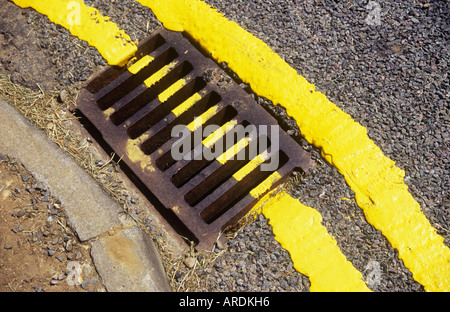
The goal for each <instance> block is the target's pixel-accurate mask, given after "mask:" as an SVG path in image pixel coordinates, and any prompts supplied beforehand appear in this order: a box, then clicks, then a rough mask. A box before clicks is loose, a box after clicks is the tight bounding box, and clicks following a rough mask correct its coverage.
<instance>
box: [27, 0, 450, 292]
mask: <svg viewBox="0 0 450 312" xmlns="http://www.w3.org/2000/svg"><path fill="white" fill-rule="evenodd" d="M206 2H208V3H210V4H211V5H213V6H214V7H215V8H217V9H218V10H219V11H220V12H222V13H224V14H225V15H226V16H227V17H228V18H229V19H231V20H234V21H236V22H237V23H238V24H240V25H241V26H242V27H244V28H245V29H247V30H248V31H250V32H252V33H253V34H254V35H255V36H257V37H259V38H260V39H262V40H263V41H265V42H266V43H267V44H268V45H269V46H270V47H271V48H272V49H273V50H274V51H275V52H277V53H278V54H279V55H280V56H282V57H283V58H284V59H285V60H286V62H288V63H289V64H290V65H291V66H292V67H293V68H295V69H296V70H297V71H298V73H299V74H301V75H303V76H304V77H305V78H307V79H308V81H310V82H311V83H314V84H315V85H316V87H317V89H318V90H319V91H322V92H323V93H325V94H326V95H327V96H328V98H329V99H330V100H331V101H333V102H334V103H335V104H336V105H337V106H339V107H340V108H341V109H342V110H343V111H345V112H347V113H348V114H350V115H351V116H352V117H353V118H354V119H355V120H356V121H357V122H359V123H360V124H362V125H363V126H365V127H366V128H367V130H368V135H369V137H370V138H371V139H372V140H373V141H374V142H375V143H376V144H377V145H378V146H379V147H380V148H381V149H382V150H383V152H384V153H385V154H386V156H388V157H389V158H391V159H393V160H394V161H395V162H396V163H397V166H399V167H400V168H402V169H404V170H405V172H406V178H405V182H406V184H407V185H408V187H409V190H410V191H411V193H412V195H413V196H414V198H415V199H416V200H417V201H418V202H419V203H420V204H421V207H422V209H423V212H424V214H425V215H426V217H427V218H428V219H429V220H430V223H431V224H432V225H433V226H434V227H435V228H436V229H437V231H438V233H439V234H440V235H442V236H443V237H444V238H445V244H447V246H448V245H449V242H450V198H449V194H448V189H449V188H450V183H449V179H450V178H449V177H450V168H449V163H450V148H449V133H450V131H449V126H450V120H449V116H450V114H449V113H450V111H449V101H448V100H449V95H450V94H449V80H448V73H447V68H448V62H449V52H448V51H449V41H448V39H449V38H448V36H449V35H448V34H449V32H448V31H449V26H448V14H449V12H448V11H449V4H448V3H447V2H445V1H416V2H411V1H405V0H403V1H391V2H385V1H383V2H381V1H380V2H379V6H378V8H379V11H378V12H379V13H380V16H379V21H380V23H379V25H369V24H368V22H367V21H366V18H367V17H368V15H369V14H373V13H377V11H376V9H374V8H376V7H377V6H373V5H372V9H370V10H369V8H368V3H369V1H352V2H346V1H339V2H335V1H328V0H318V1H315V0H308V1H297V0H280V1H267V0H245V1H244V0H227V1H224V0H207V1H206ZM86 3H87V4H88V5H94V6H95V7H96V8H98V9H99V10H100V11H101V13H103V14H105V15H108V16H111V20H112V21H114V22H116V23H117V24H119V26H120V27H122V28H124V29H125V31H126V32H127V33H128V34H129V35H130V36H131V38H132V40H141V39H142V38H144V37H145V35H146V34H148V33H150V32H151V31H152V30H153V29H155V28H156V27H158V26H159V22H157V21H156V19H155V17H154V16H153V14H152V13H151V11H150V10H149V9H147V8H144V7H142V6H140V5H139V4H138V3H137V2H135V1H131V0H130V1H128V0H117V1H114V3H113V4H111V3H110V2H106V1H91V0H88V1H86ZM24 15H25V16H26V18H27V21H28V23H29V24H31V26H32V28H33V29H34V31H35V32H36V34H37V37H38V39H39V40H38V42H36V44H37V45H38V46H39V47H40V48H41V49H42V50H43V51H44V53H45V54H46V55H47V56H48V57H49V59H51V60H52V63H53V65H54V66H55V71H56V80H57V81H58V82H59V83H60V85H61V86H66V85H71V84H75V85H77V84H80V83H82V82H84V81H85V80H86V79H87V78H88V77H89V76H90V75H91V74H92V73H93V72H94V70H95V69H97V68H98V67H99V66H102V65H105V61H104V59H103V58H102V57H101V56H100V55H99V54H98V52H97V51H96V50H95V49H94V48H92V47H89V46H88V45H87V44H86V43H84V42H82V41H80V40H78V39H77V38H74V37H72V36H70V35H69V33H68V31H67V30H65V29H63V28H62V27H59V26H55V25H53V24H51V23H50V22H49V21H48V19H47V18H46V17H44V16H41V15H39V14H37V13H36V12H34V11H32V10H29V9H28V10H25V11H24ZM258 101H259V103H260V104H261V105H263V106H264V107H266V108H267V109H268V110H269V111H270V112H271V113H272V114H273V115H275V116H276V117H277V118H278V119H279V120H280V122H281V124H282V125H284V126H285V127H286V130H289V131H290V133H292V134H293V136H294V137H295V138H297V140H298V141H299V143H300V144H301V145H302V146H303V147H304V148H305V149H306V150H308V151H310V153H311V155H312V158H313V161H314V168H313V169H312V170H311V174H310V175H308V176H306V177H303V178H302V179H300V181H299V182H298V180H299V179H295V181H296V182H295V183H293V187H292V189H291V191H290V192H291V194H292V195H293V196H295V197H297V198H299V199H300V200H301V202H302V203H304V204H306V205H309V206H311V207H314V208H315V209H317V210H318V211H319V212H320V213H321V214H322V216H323V224H324V225H325V226H326V227H327V229H328V231H329V232H330V233H331V235H333V236H334V237H335V238H336V240H337V242H338V245H339V247H340V248H341V250H342V252H343V253H344V254H345V255H346V257H347V258H348V259H349V260H350V261H351V262H352V263H353V265H354V266H355V267H356V268H357V269H358V270H359V271H361V273H362V274H363V275H364V277H365V279H366V280H367V281H368V284H369V287H370V288H371V289H372V290H374V291H423V287H422V286H421V285H419V284H418V283H417V282H415V281H414V280H413V278H412V275H411V273H410V272H409V271H408V270H407V269H406V268H405V266H404V264H403V262H402V261H401V260H399V259H398V253H397V251H396V250H394V249H393V248H392V247H391V246H390V244H389V242H388V241H387V240H386V239H385V238H384V237H383V236H382V235H381V233H380V232H379V231H378V230H376V229H374V228H373V227H372V226H371V225H370V224H368V223H367V222H366V220H365V218H364V215H363V213H362V211H361V209H360V208H359V207H358V206H357V205H356V203H355V200H354V193H353V191H352V190H351V189H350V188H349V187H348V186H347V184H346V183H345V181H344V179H343V177H342V176H341V175H340V174H339V173H338V172H337V170H336V169H335V168H333V167H331V166H330V165H328V164H327V163H326V162H325V161H324V160H323V158H322V157H321V156H320V153H319V151H318V150H317V149H316V148H314V147H312V146H310V145H309V144H307V143H306V142H305V141H304V140H303V139H302V138H301V136H300V131H299V129H298V128H297V127H296V125H295V122H294V121H293V120H291V119H290V118H289V117H288V116H287V115H286V112H285V110H284V109H282V108H281V107H273V105H272V104H271V103H270V102H269V101H267V100H266V99H262V98H258ZM344 198H346V199H348V200H344ZM66 246H67V245H66ZM224 248H225V249H224V250H223V249H219V248H217V249H216V250H215V253H216V254H217V259H216V261H215V262H214V264H213V265H211V266H208V267H201V268H198V270H199V272H198V275H199V276H200V277H201V282H200V285H199V289H198V290H200V291H202V290H203V291H235V290H240V291H308V289H309V286H310V285H309V280H308V278H307V277H305V276H304V275H302V274H300V273H298V272H297V271H296V270H295V269H294V268H293V265H292V261H291V260H290V257H289V254H288V252H287V251H285V250H284V249H282V248H281V247H280V245H279V244H278V243H277V242H276V241H275V240H274V238H273V234H272V231H271V227H270V226H269V225H268V221H267V220H266V219H265V218H264V216H259V217H258V219H257V220H256V221H255V222H253V223H251V224H248V225H247V226H245V227H244V228H243V229H242V230H241V231H240V232H238V233H237V235H236V236H235V237H234V238H233V239H231V240H230V241H229V242H228V244H227V245H226V246H224ZM198 257H201V255H200V256H198ZM193 265H194V264H193V262H192V259H191V260H189V262H188V266H193ZM186 272H188V268H186V270H185V271H181V272H180V273H179V274H177V276H175V278H177V279H179V280H180V281H181V280H182V279H183V278H184V277H185V274H187V273H186Z"/></svg>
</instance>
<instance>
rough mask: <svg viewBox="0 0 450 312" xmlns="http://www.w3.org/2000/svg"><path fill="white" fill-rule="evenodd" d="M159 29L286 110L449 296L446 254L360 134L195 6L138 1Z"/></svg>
mask: <svg viewBox="0 0 450 312" xmlns="http://www.w3.org/2000/svg"><path fill="white" fill-rule="evenodd" d="M137 1H138V2H140V3H141V4H142V5H144V6H148V7H149V8H150V9H152V11H153V13H155V15H156V16H157V18H158V19H159V21H161V22H162V23H163V25H164V26H165V27H166V28H168V29H171V30H174V31H186V32H187V33H189V34H190V36H191V37H192V38H193V39H194V40H196V41H197V42H198V43H199V44H200V45H201V46H202V47H203V48H204V49H205V50H206V51H208V52H209V53H210V54H211V56H212V57H213V58H214V59H215V60H216V61H218V62H226V63H227V64H228V66H229V67H230V68H231V69H232V70H233V71H234V72H235V73H236V74H237V75H238V76H239V78H240V79H242V80H243V81H244V82H246V83H248V84H249V85H250V86H251V87H252V90H253V91H254V92H255V93H256V94H258V95H259V96H262V97H266V98H268V99H269V100H271V101H272V102H273V103H274V104H276V105H278V104H281V105H282V106H283V107H285V108H286V112H287V114H288V115H289V116H291V117H293V118H294V119H295V120H296V122H297V125H298V126H299V128H300V130H301V133H302V135H303V136H304V137H305V139H306V140H307V141H308V142H309V143H311V144H314V145H315V146H316V147H319V148H321V149H322V155H323V157H324V158H325V159H326V160H327V161H328V162H330V163H331V164H332V165H334V166H335V167H336V168H337V169H338V171H339V172H340V173H341V174H342V175H343V176H344V177H345V180H346V182H347V183H348V185H349V186H350V187H351V188H352V190H353V191H354V192H355V197H356V201H357V203H358V205H359V206H360V207H361V208H362V209H363V211H364V213H365V216H366V219H367V220H368V222H370V223H371V224H372V225H373V226H374V227H376V228H377V229H379V230H381V231H382V233H383V235H384V236H385V237H386V238H387V239H388V240H389V242H390V243H391V244H392V246H393V247H394V248H396V249H398V251H399V257H400V258H401V259H402V260H403V262H404V263H405V266H406V267H407V268H408V269H409V270H410V271H411V272H412V274H413V277H414V279H415V280H416V281H418V282H419V283H421V284H422V285H423V286H424V288H425V289H426V290H427V291H450V249H449V248H448V247H446V246H445V245H444V243H443V238H442V237H441V236H439V235H438V234H437V233H436V230H435V229H434V228H433V227H432V226H431V225H430V222H429V221H428V220H427V219H426V217H425V216H424V215H423V213H422V212H421V210H420V205H419V204H418V203H417V202H416V201H415V200H414V198H413V197H412V195H411V194H410V193H409V192H408V188H407V186H406V184H404V182H403V178H404V171H403V170H401V169H399V168H397V167H396V166H395V163H394V162H393V161H392V160H390V159H389V158H387V157H386V156H384V155H383V153H382V151H381V150H380V148H379V147H377V146H376V145H375V144H374V143H373V141H372V140H370V139H369V138H368V136H367V130H366V129H365V128H364V127H362V126H361V125H360V124H358V123H357V122H355V121H354V120H353V119H352V118H351V116H350V115H348V114H346V113H344V112H343V111H342V110H341V109H340V108H338V107H337V106H336V105H335V104H333V103H332V102H331V101H329V100H328V99H327V98H326V96H325V95H324V94H322V93H320V92H318V91H315V86H314V85H312V84H310V83H308V81H307V80H306V79H305V78H304V77H302V76H300V75H298V74H297V71H296V70H295V69H293V68H292V67H290V66H289V65H288V64H287V63H286V62H285V61H284V60H283V59H282V58H281V57H280V56H278V55H277V54H276V53H274V52H273V51H272V50H271V49H270V48H269V47H268V46H267V45H266V44H265V43H264V42H262V41H261V40H259V39H257V38H256V37H254V36H253V35H252V34H250V33H249V32H247V31H245V30H244V29H242V28H241V27H240V26H239V25H237V24H236V23H235V22H232V21H229V20H227V19H226V18H225V17H224V16H223V15H221V14H220V13H218V12H217V11H216V10H214V9H212V8H211V7H210V6H209V5H207V4H206V3H204V2H202V1H200V0H170V1H157V0H137Z"/></svg>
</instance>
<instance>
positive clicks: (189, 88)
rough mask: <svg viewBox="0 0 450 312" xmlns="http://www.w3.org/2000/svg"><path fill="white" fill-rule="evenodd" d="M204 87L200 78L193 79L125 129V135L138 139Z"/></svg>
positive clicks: (203, 82)
mask: <svg viewBox="0 0 450 312" xmlns="http://www.w3.org/2000/svg"><path fill="white" fill-rule="evenodd" d="M205 87H206V82H205V81H204V80H203V79H202V78H200V77H197V78H195V79H194V80H192V81H191V82H189V83H188V84H187V85H185V86H184V87H183V88H181V89H180V90H179V91H177V92H176V93H175V94H174V95H172V96H171V97H170V98H169V99H168V100H167V101H166V102H164V103H162V104H160V105H158V106H157V107H156V108H155V109H153V110H152V111H151V112H149V113H148V114H146V115H145V116H144V117H143V118H141V119H140V120H139V121H137V122H136V123H135V124H133V125H131V126H130V127H129V128H128V129H127V134H128V135H129V136H130V138H132V139H136V138H138V137H139V136H140V135H141V134H142V133H144V132H145V131H147V130H148V129H150V128H151V127H153V126H154V125H155V124H156V123H157V122H159V121H160V120H161V119H162V118H163V117H164V116H167V115H168V114H169V113H170V112H171V111H172V110H173V109H174V108H175V107H177V106H178V105H180V104H181V103H183V102H184V101H186V100H187V99H188V98H190V97H191V96H193V95H194V94H196V93H197V92H200V90H202V89H204V88H205Z"/></svg>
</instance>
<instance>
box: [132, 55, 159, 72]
mask: <svg viewBox="0 0 450 312" xmlns="http://www.w3.org/2000/svg"><path fill="white" fill-rule="evenodd" d="M153 60H154V58H153V57H151V56H150V55H146V56H144V57H143V58H141V59H140V60H139V61H137V62H136V63H134V64H133V65H131V66H130V67H128V71H129V72H130V73H132V74H134V75H135V74H137V73H138V72H140V71H141V69H142V68H144V67H146V66H147V65H148V64H150V63H151V62H152V61H153Z"/></svg>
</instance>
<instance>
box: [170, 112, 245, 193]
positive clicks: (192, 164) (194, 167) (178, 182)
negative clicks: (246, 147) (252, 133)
mask: <svg viewBox="0 0 450 312" xmlns="http://www.w3.org/2000/svg"><path fill="white" fill-rule="evenodd" d="M240 125H243V126H244V127H246V126H247V125H249V122H248V121H245V120H244V121H243V122H242V123H240ZM217 146H221V151H224V150H226V148H227V146H226V140H225V137H224V136H222V137H221V138H220V139H219V140H217V142H216V143H215V144H214V145H213V146H211V147H210V148H209V150H212V151H214V150H213V149H215V148H216V147H217ZM186 162H187V161H186ZM212 162H213V160H207V159H200V160H196V159H193V160H191V161H189V162H187V164H185V165H184V166H182V167H181V168H180V169H179V170H178V171H177V172H176V173H175V174H174V175H172V176H171V177H170V181H171V182H172V183H173V184H174V185H175V186H176V187H177V188H180V187H182V186H183V185H185V184H186V183H187V182H188V181H189V180H191V179H193V178H194V177H195V176H196V175H197V174H198V173H199V172H200V171H202V170H203V169H205V168H206V167H207V166H209V165H210V164H211V163H212Z"/></svg>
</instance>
